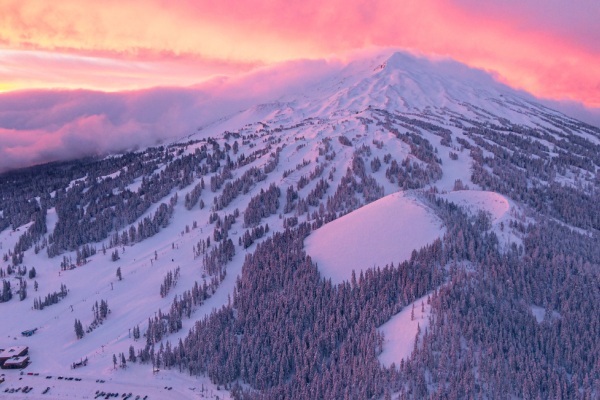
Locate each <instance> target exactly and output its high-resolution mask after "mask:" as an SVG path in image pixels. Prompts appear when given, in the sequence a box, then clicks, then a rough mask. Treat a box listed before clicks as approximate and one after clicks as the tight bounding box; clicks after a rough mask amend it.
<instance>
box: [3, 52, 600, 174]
mask: <svg viewBox="0 0 600 400" xmlns="http://www.w3.org/2000/svg"><path fill="white" fill-rule="evenodd" d="M365 54H369V52H363V53H362V56H364V55H365ZM355 57H359V56H358V55H356V56H355ZM343 67H344V63H342V62H341V61H340V60H338V59H331V60H297V61H288V62H283V63H280V64H276V65H274V66H270V67H265V68H260V69H258V70H255V71H253V72H251V73H247V74H243V75H240V76H237V77H234V78H229V77H217V78H214V79H212V80H210V81H207V82H204V83H202V84H200V85H196V86H192V87H187V88H154V89H144V90H136V91H125V92H114V93H106V92H97V91H89V90H27V91H14V92H7V93H2V94H0V172H3V171H6V170H9V169H15V168H21V167H26V166H30V165H34V164H40V163H44V162H49V161H56V160H68V159H75V158H79V157H82V156H86V155H103V154H108V153H115V152H121V151H126V150H134V149H137V148H140V147H144V146H150V145H154V144H156V143H158V142H160V141H161V140H166V139H170V138H179V137H183V136H185V135H188V134H191V133H193V132H195V131H196V130H197V129H198V127H199V126H202V125H205V124H208V123H210V122H212V121H216V120H218V119H220V118H222V117H224V116H227V115H231V114H233V113H235V112H238V111H242V110H245V109H247V108H249V107H251V106H253V105H255V104H258V103H263V102H268V101H272V100H276V99H278V98H279V97H281V96H283V95H284V94H289V93H298V92H302V91H303V90H304V89H305V88H307V87H308V86H310V85H313V84H315V83H317V82H319V81H320V80H322V79H324V78H327V77H328V76H331V75H333V74H336V73H338V72H339V71H340V70H341V69H342V68H343ZM471 71H472V70H471ZM476 74H477V76H481V75H482V74H483V73H482V72H481V71H477V72H476ZM474 76H475V75H474ZM539 101H540V102H541V103H543V104H545V105H546V106H548V107H551V108H554V109H557V110H559V111H562V112H564V113H565V114H567V115H570V116H572V117H575V118H578V119H580V120H582V121H584V122H587V123H590V124H592V125H596V126H600V110H599V109H592V108H588V107H585V106H583V105H582V104H581V103H575V102H571V101H563V102H559V101H555V100H539Z"/></svg>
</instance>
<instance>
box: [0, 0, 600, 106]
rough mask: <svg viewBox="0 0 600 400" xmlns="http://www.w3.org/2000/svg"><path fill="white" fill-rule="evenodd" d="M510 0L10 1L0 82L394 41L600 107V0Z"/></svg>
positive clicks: (93, 77)
mask: <svg viewBox="0 0 600 400" xmlns="http://www.w3.org/2000/svg"><path fill="white" fill-rule="evenodd" d="M486 3H490V4H486ZM503 4H505V6H503V7H500V6H498V5H496V4H495V3H494V4H491V2H483V3H479V2H477V3H476V2H472V1H469V0H424V1H416V0H406V1H402V2H398V1H391V0H379V1H371V2H362V1H343V2H342V1H330V2H327V3H326V4H322V2H316V1H313V0H309V1H305V2H271V1H254V2H233V1H221V2H209V1H179V2H164V1H154V0H150V1H136V0H129V1H111V0H107V1H103V2H91V1H90V2H83V1H75V0H60V1H55V2H51V3H48V2H45V1H35V0H32V1H26V2H22V1H11V0H3V1H2V2H1V9H2V13H0V90H2V91H6V90H12V89H19V88H59V87H60V88H88V89H98V90H104V91H118V90H125V89H138V88H148V87H153V86H186V85H192V84H196V83H198V82H201V81H202V80H205V79H207V78H209V77H211V76H214V75H230V76H232V75H236V74H240V73H243V72H248V71H250V70H252V69H254V68H256V67H259V66H264V65H269V64H272V63H277V62H282V61H286V60H292V59H299V58H309V59H319V58H330V57H332V56H334V57H340V58H341V59H344V58H345V57H348V56H349V55H351V54H352V52H353V51H357V50H361V49H365V48H370V47H390V46H393V47H400V48H407V49H412V50H416V51H418V52H420V53H422V54H425V55H440V56H449V57H451V58H454V59H455V60H457V61H460V62H464V63H466V64H468V65H469V66H473V67H478V68H483V69H486V70H490V71H494V72H496V73H497V74H498V78H499V79H500V80H501V81H503V82H505V83H507V84H509V85H511V86H513V87H517V88H523V89H525V90H527V91H530V92H532V93H533V94H535V95H537V96H541V97H549V98H554V99H563V98H569V99H573V100H578V101H582V102H583V103H584V104H586V105H588V106H600V45H598V43H597V40H596V41H594V40H592V39H591V37H596V38H598V37H600V29H599V28H598V27H597V26H596V25H595V23H594V20H595V18H596V17H598V16H599V15H600V6H599V5H598V3H597V2H592V1H578V2H575V3H573V2H571V3H570V7H571V8H573V7H574V8H575V10H574V11H566V10H564V9H563V8H564V7H563V6H562V5H561V3H560V2H558V1H550V2H540V1H535V2H528V4H527V5H522V4H521V3H518V2H514V1H509V2H504V3H503ZM594 16H595V17H594Z"/></svg>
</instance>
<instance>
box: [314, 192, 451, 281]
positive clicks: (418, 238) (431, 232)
mask: <svg viewBox="0 0 600 400" xmlns="http://www.w3.org/2000/svg"><path fill="white" fill-rule="evenodd" d="M442 235H443V230H442V228H441V221H440V220H439V219H438V218H437V217H436V216H435V215H434V214H433V212H432V211H431V210H430V209H428V208H427V207H425V206H424V205H423V204H421V203H420V202H419V201H417V200H416V199H414V198H411V197H408V196H406V195H405V194H404V193H402V192H398V193H393V194H391V195H389V196H386V197H384V198H382V199H379V200H377V201H375V202H373V203H371V204H369V205H367V206H364V207H362V208H361V209H359V210H356V211H354V212H352V213H350V214H348V215H345V216H344V217H342V218H339V219H337V220H335V221H333V222H331V223H329V224H327V225H325V226H323V227H322V228H320V229H318V230H317V231H315V232H313V233H312V234H311V235H310V236H309V237H308V238H307V239H306V241H305V248H306V252H307V253H308V254H309V255H310V256H311V257H312V259H313V261H314V262H316V263H317V264H318V267H319V270H320V271H321V274H322V276H323V277H325V278H331V280H332V282H333V283H341V282H342V281H344V280H348V279H350V278H351V276H352V270H355V271H356V273H357V274H358V273H359V271H361V270H363V269H367V268H370V267H373V266H374V265H376V266H385V265H386V264H390V263H392V262H393V263H395V264H397V263H399V262H402V261H404V260H407V259H408V258H410V255H411V253H412V251H413V250H414V249H419V248H421V247H423V246H425V245H427V244H429V243H431V242H433V241H434V240H435V239H437V238H438V237H441V236H442Z"/></svg>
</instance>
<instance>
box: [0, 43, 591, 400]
mask: <svg viewBox="0 0 600 400" xmlns="http://www.w3.org/2000/svg"><path fill="white" fill-rule="evenodd" d="M598 167H600V129H598V128H597V127H593V126H590V125H587V124H585V123H582V122H580V121H577V120H575V119H572V118H569V117H567V116H565V115H563V114H561V113H559V112H557V111H554V110H551V109H548V108H546V107H544V106H542V105H540V104H537V103H535V102H534V101H532V100H531V98H530V97H529V96H528V95H526V94H523V93H519V92H517V91H514V90H512V89H510V88H508V87H506V86H504V85H502V84H500V83H497V82H496V81H495V80H494V79H493V78H492V77H491V76H489V75H488V74H486V73H484V72H482V71H477V70H473V69H470V68H468V67H466V66H464V65H461V64H458V63H456V62H453V61H448V60H437V61H436V60H429V59H424V58H417V57H415V56H412V55H409V54H406V53H385V52H384V53H381V54H379V55H376V56H373V57H370V58H368V59H361V60H357V61H354V62H352V63H350V64H349V65H348V66H347V67H346V68H344V69H343V70H342V71H341V72H340V73H338V74H336V75H335V76H330V77H328V78H327V79H325V80H324V81H322V82H319V83H318V84H316V85H314V86H312V87H310V88H309V89H307V90H305V91H303V92H302V93H290V94H288V95H286V96H284V97H282V98H279V99H274V100H273V101H272V102H270V103H267V104H258V105H255V106H254V107H252V108H250V109H248V110H246V111H244V112H240V113H238V114H235V115H232V116H230V117H228V118H225V119H221V120H219V121H218V122H216V123H213V124H211V125H209V126H205V127H203V128H202V129H200V130H199V131H197V132H195V133H193V134H191V135H187V136H185V137H184V138H182V139H180V140H177V141H174V142H172V143H170V144H168V145H165V146H161V147H156V148H148V149H145V150H143V151H139V152H136V153H128V154H124V155H115V156H111V157H107V158H104V159H98V160H96V159H85V160H76V161H73V162H67V163H54V164H48V165H44V166H39V167H32V168H29V169H25V170H19V171H13V172H9V173H7V174H4V175H2V176H0V188H1V194H2V196H1V200H2V202H1V203H0V212H1V214H0V216H1V218H0V243H1V245H2V252H3V253H6V255H5V257H4V261H3V263H2V264H1V266H0V268H1V270H0V271H2V272H1V275H2V279H3V280H4V281H5V282H6V283H5V284H4V287H3V290H2V293H1V294H0V300H2V303H1V304H0V310H1V312H0V318H1V321H2V322H1V323H0V338H2V339H0V348H8V347H9V346H15V345H21V346H28V347H29V357H30V361H31V365H29V366H28V367H27V368H26V369H25V370H23V372H25V373H30V372H31V373H36V374H37V373H39V376H38V375H23V376H21V375H19V372H18V371H13V370H6V371H3V372H4V373H5V374H6V382H4V383H2V384H0V393H2V394H3V395H4V393H5V389H7V390H8V391H9V392H10V389H17V388H18V387H23V386H25V385H27V386H33V387H34V390H33V391H32V392H31V393H28V394H24V395H21V392H22V390H21V391H19V392H18V393H17V394H11V395H10V396H12V397H15V398H17V397H18V396H22V398H37V397H40V398H62V397H64V396H66V395H69V396H74V397H78V398H79V397H86V396H87V397H90V396H94V393H95V392H96V391H98V392H97V393H101V392H104V393H119V395H121V394H123V393H130V392H131V393H132V394H133V396H134V397H135V396H138V395H139V396H141V397H142V398H143V397H144V396H146V395H147V396H150V398H161V399H162V398H197V397H203V398H217V397H218V398H221V399H222V398H229V397H236V398H246V397H244V396H247V398H250V397H256V396H259V395H264V396H265V397H266V398H275V397H277V398H281V396H283V397H286V398H380V397H385V398H389V396H391V395H392V394H393V396H394V398H395V397H397V396H401V397H402V398H407V396H408V397H411V396H412V397H415V398H421V397H424V396H425V395H426V393H427V392H431V393H433V395H434V396H437V395H438V393H441V394H440V397H435V398H443V397H452V396H454V397H456V398H458V397H461V398H462V397H468V396H471V395H473V396H477V395H479V394H480V393H481V394H482V395H483V396H484V397H488V398H492V397H496V396H499V395H500V393H503V394H504V395H505V397H506V395H513V396H515V397H518V398H520V397H523V398H524V397H532V396H534V395H535V396H538V395H539V396H541V397H542V398H545V397H549V396H550V395H557V394H556V393H557V391H561V392H560V393H562V395H563V396H564V397H573V396H575V394H576V392H575V391H576V389H575V387H576V385H578V387H579V388H583V391H584V392H585V391H588V390H589V393H592V394H595V395H597V394H598V390H599V388H598V385H597V384H595V383H593V382H594V379H600V376H598V374H599V373H600V371H599V370H598V368H597V365H598V364H597V363H596V362H595V361H594V360H595V359H597V358H594V357H600V354H599V351H600V350H598V349H600V346H599V344H600V343H599V340H600V338H599V337H598V336H599V335H597V334H596V333H597V332H595V327H596V326H597V313H596V312H595V311H592V310H595V302H596V301H598V300H600V299H598V292H597V287H598V283H599V280H598V275H597V268H598V264H599V263H600V254H599V253H598V249H600V246H599V243H598V231H599V230H600V209H599V204H600V199H599V198H598V197H599V196H598V186H599V185H600V178H599V175H598V173H597V171H598ZM574 260H577V261H574ZM25 267H27V269H26V270H25ZM33 268H35V274H33V273H32V272H31V271H32V269H33ZM117 269H118V270H119V273H120V277H118V276H117ZM353 271H354V272H353ZM196 283H197V285H196ZM63 284H64V285H66V290H65V289H62V285H63ZM9 285H10V286H9ZM34 285H35V286H34ZM336 285H339V286H336ZM573 285H576V287H577V289H576V290H575V289H573ZM47 295H50V296H48V297H47V298H46V296H47ZM20 299H22V301H20ZM104 301H106V302H107V303H108V307H107V310H110V311H106V312H103V311H102V307H99V306H97V305H96V304H100V305H102V303H103V302H104ZM34 308H35V309H34ZM40 308H41V309H40ZM415 309H416V311H415ZM548 315H552V317H549V316H548ZM540 316H541V318H540ZM544 316H546V318H545V317H544ZM415 318H416V319H415ZM419 318H420V319H421V321H422V323H419ZM536 318H537V319H536ZM571 320H573V321H578V324H576V325H577V326H578V327H579V328H578V329H571V328H568V329H567V328H565V324H570V323H571V322H572V321H571ZM538 321H542V322H541V323H538ZM79 323H80V324H81V329H80V330H79V333H78V334H76V331H78V328H77V326H78V324H79ZM74 325H75V329H74ZM567 326H568V325H567ZM426 327H427V331H425V328H426ZM33 328H37V331H36V332H35V334H33V335H32V336H30V337H25V336H22V335H21V332H23V331H25V330H28V329H33ZM375 328H377V329H375ZM138 329H139V330H138ZM138 332H139V337H138ZM426 332H427V333H426ZM498 332H503V333H502V334H501V335H500V336H498ZM524 332H525V333H524ZM382 333H384V334H385V336H382V335H381V334H382ZM415 337H416V338H417V339H416V342H415ZM494 343H496V344H497V345H498V347H501V348H500V349H499V348H497V347H496V345H494ZM539 343H544V345H543V346H552V347H555V346H558V347H561V346H562V347H564V348H569V349H570V350H569V354H565V353H560V351H558V350H547V349H545V350H541V349H540V347H543V346H542V345H540V346H538V344H539ZM548 343H554V344H552V345H550V344H548ZM500 344H501V345H500ZM131 346H132V347H131ZM519 346H522V348H519ZM415 349H416V350H415ZM591 349H595V350H591ZM583 351H585V352H586V354H587V356H586V357H580V356H578V354H580V353H578V352H583ZM121 353H122V354H123V356H124V358H125V359H127V360H129V361H127V368H121V367H119V366H120V365H121V364H122V360H121V357H120V354H121ZM130 353H132V356H131V357H130ZM517 353H518V354H517ZM559 353H560V354H559ZM113 355H115V357H116V363H113ZM378 357H379V358H378ZM86 358H87V360H88V362H87V365H86V366H84V367H81V368H77V369H75V370H71V366H72V364H73V363H76V362H79V361H80V360H83V359H86ZM133 359H136V361H135V362H134V361H133ZM550 365H552V367H550ZM153 369H158V370H160V371H159V372H154V373H153ZM524 371H525V372H524ZM498 374H500V375H498ZM58 375H63V376H67V377H71V376H72V377H76V378H78V379H81V380H79V381H77V380H68V381H65V380H64V379H60V380H59V379H58V378H57V376H58ZM46 376H51V378H46ZM20 378H22V379H21V380H20ZM534 378H535V379H534ZM335 382H338V383H337V384H336V383H335ZM523 382H526V383H525V384H524V383H523ZM529 382H531V383H529ZM596 382H597V381H596ZM236 384H238V385H240V386H234V385H236ZM586 385H587V386H586ZM594 385H596V386H594ZM46 387H50V390H49V392H48V393H47V394H44V395H42V394H41V392H42V390H43V389H45V388H46ZM565 390H566V391H567V392H565ZM565 393H568V395H566V394H565ZM586 393H587V392H586ZM7 396H8V395H7ZM557 396H558V395H557ZM559 397H560V396H559Z"/></svg>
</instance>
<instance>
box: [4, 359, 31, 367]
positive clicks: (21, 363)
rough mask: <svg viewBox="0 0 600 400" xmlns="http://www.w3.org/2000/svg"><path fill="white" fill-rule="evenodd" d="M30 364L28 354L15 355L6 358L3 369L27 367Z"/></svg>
mask: <svg viewBox="0 0 600 400" xmlns="http://www.w3.org/2000/svg"><path fill="white" fill-rule="evenodd" d="M28 364H29V357H28V356H22V357H13V358H9V359H8V360H6V361H5V362H4V364H3V365H2V369H19V368H25V367H26V366H27V365H28Z"/></svg>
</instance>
